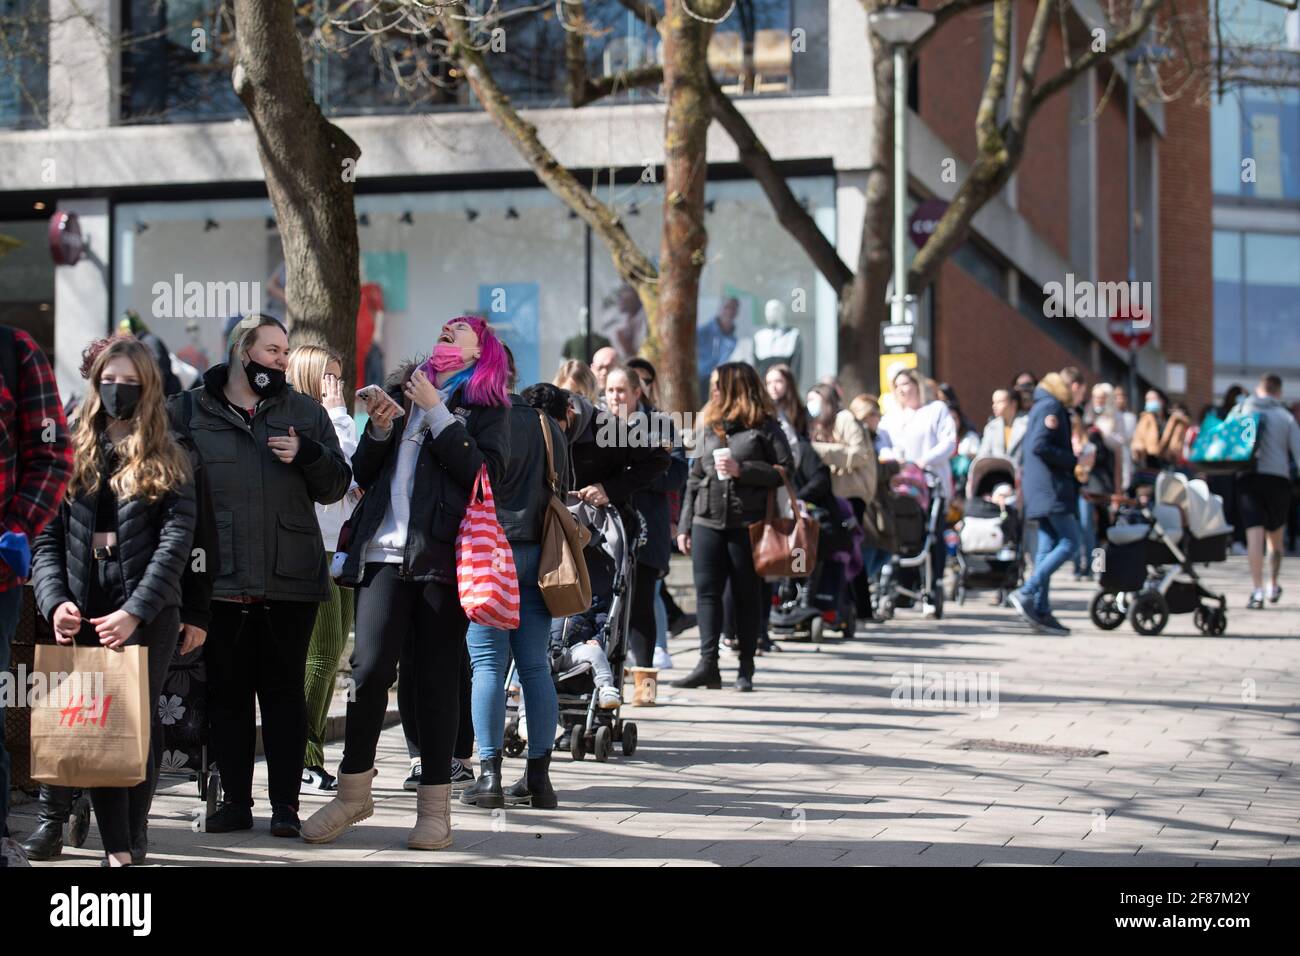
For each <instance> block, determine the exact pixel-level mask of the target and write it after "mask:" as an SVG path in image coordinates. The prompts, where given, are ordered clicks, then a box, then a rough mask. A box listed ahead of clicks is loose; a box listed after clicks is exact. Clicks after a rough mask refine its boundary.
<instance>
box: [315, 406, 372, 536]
mask: <svg viewBox="0 0 1300 956" xmlns="http://www.w3.org/2000/svg"><path fill="white" fill-rule="evenodd" d="M326 411H327V412H329V416H330V422H331V423H332V424H333V425H334V434H335V435H337V436H338V439H339V448H341V449H342V450H343V455H344V457H346V458H347V459H348V460H349V461H351V459H352V455H353V453H354V452H356V450H357V423H356V422H354V421H353V420H352V416H351V415H349V414H348V410H347V409H346V408H327V409H326ZM360 500H361V489H360V488H359V487H358V486H357V483H356V482H355V481H354V482H352V487H350V488H349V489H348V492H347V494H345V495H344V496H343V497H342V498H340V499H339V500H338V501H336V502H334V503H333V504H330V505H321V504H318V505H317V506H316V522H317V523H318V524H319V525H320V536H321V538H322V539H324V541H325V550H326V551H329V552H331V553H332V552H334V551H337V550H338V545H339V531H340V530H341V529H342V528H343V522H345V521H347V520H348V517H349V516H350V515H351V514H352V509H353V508H355V507H356V504H357V502H358V501H360Z"/></svg>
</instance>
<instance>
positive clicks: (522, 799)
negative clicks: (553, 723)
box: [504, 750, 560, 810]
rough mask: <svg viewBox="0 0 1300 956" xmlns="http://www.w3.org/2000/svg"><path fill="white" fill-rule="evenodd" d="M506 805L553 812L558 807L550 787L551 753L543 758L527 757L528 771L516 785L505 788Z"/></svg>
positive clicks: (548, 752) (557, 799)
mask: <svg viewBox="0 0 1300 956" xmlns="http://www.w3.org/2000/svg"><path fill="white" fill-rule="evenodd" d="M504 795H505V800H506V803H508V804H509V805H510V806H512V807H533V808H534V809H536V810H554V809H555V808H556V807H558V806H559V805H560V801H559V798H558V797H557V796H556V795H555V788H554V787H552V786H551V752H550V751H549V750H548V751H546V754H545V756H542V757H529V758H528V769H527V770H525V771H524V776H523V778H522V779H520V780H519V782H518V783H514V784H512V785H511V786H509V787H506V789H505V791H504Z"/></svg>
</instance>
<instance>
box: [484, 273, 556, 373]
mask: <svg viewBox="0 0 1300 956" xmlns="http://www.w3.org/2000/svg"><path fill="white" fill-rule="evenodd" d="M540 298H541V288H540V287H539V286H538V284H537V283H536V282H498V283H495V284H486V285H480V286H479V287H478V311H479V314H480V315H482V316H483V317H485V318H486V319H487V320H488V324H489V325H491V326H492V328H493V329H494V330H495V331H496V333H497V334H498V335H500V336H501V338H502V340H504V341H505V343H506V345H508V346H510V351H511V352H513V353H514V356H515V369H516V371H517V372H518V373H519V387H520V388H523V387H525V386H528V385H532V384H533V383H534V382H538V381H540V380H541V378H540V372H539V368H540V366H539V362H540V356H539V355H538V340H537V322H538V314H539V311H540V310H539V304H540Z"/></svg>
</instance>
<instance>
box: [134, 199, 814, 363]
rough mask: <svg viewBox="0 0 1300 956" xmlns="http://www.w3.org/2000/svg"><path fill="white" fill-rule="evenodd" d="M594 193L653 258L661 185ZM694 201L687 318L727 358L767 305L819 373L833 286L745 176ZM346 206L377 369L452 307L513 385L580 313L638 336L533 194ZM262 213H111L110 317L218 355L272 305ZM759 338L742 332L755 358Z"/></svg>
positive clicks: (551, 351)
mask: <svg viewBox="0 0 1300 956" xmlns="http://www.w3.org/2000/svg"><path fill="white" fill-rule="evenodd" d="M791 188H793V189H794V190H795V193H796V195H798V196H800V197H801V198H803V199H805V200H806V201H807V203H808V205H809V208H810V209H811V210H812V211H813V214H814V216H815V217H816V218H817V221H818V224H819V225H820V226H821V228H822V229H823V231H824V232H825V233H827V234H828V235H834V201H835V195H834V182H833V180H832V179H831V178H830V177H809V178H796V179H792V180H791ZM607 192H608V191H607V190H605V189H602V192H601V198H602V199H603V200H605V201H606V202H612V203H613V204H614V206H615V208H616V209H617V210H618V212H619V214H620V215H621V216H622V217H623V219H624V222H625V223H626V225H627V228H628V231H629V233H630V234H631V235H632V236H633V238H634V239H635V240H636V241H637V242H638V243H640V244H641V247H642V249H644V250H645V251H646V252H647V254H649V255H650V256H651V258H652V259H654V260H657V259H658V253H659V235H660V226H661V223H660V215H661V214H660V205H659V204H660V197H661V195H662V187H661V186H659V185H655V184H646V185H637V186H626V187H624V186H615V187H613V192H612V195H610V194H607ZM707 196H708V201H709V204H710V211H709V212H708V214H707V218H706V225H707V228H708V230H709V247H708V263H707V265H706V266H705V269H704V273H703V276H702V280H701V297H700V312H699V321H700V324H701V325H709V324H710V323H714V328H715V329H716V327H717V324H716V323H715V321H714V320H715V319H716V317H717V316H718V314H719V312H722V311H725V312H726V313H727V316H728V318H730V319H731V331H730V333H729V335H727V336H724V337H723V338H724V339H728V340H730V339H734V345H732V346H731V348H730V350H728V351H727V356H726V357H728V358H732V359H737V358H751V357H752V358H754V359H755V360H756V359H758V358H760V357H761V356H759V355H756V354H755V341H756V336H755V333H756V332H759V331H760V330H761V329H763V323H764V318H763V314H764V304H765V303H766V302H767V300H769V299H777V300H779V301H781V302H782V303H783V305H784V306H785V312H786V316H787V325H788V327H789V328H791V329H794V330H797V334H793V335H789V336H788V341H789V342H793V341H795V340H797V341H798V342H799V346H800V355H801V358H802V367H801V370H800V371H801V375H800V378H801V379H802V381H803V383H805V384H811V383H812V382H814V381H815V380H816V378H817V376H818V375H819V374H826V373H828V372H831V371H834V368H835V348H836V340H835V321H836V309H835V296H834V293H833V292H832V290H831V289H830V287H829V285H828V284H827V283H826V282H825V281H824V280H822V279H821V278H820V276H818V274H817V272H816V270H815V269H814V268H813V266H812V264H811V263H810V262H809V261H808V259H807V257H806V256H805V255H804V254H803V252H802V250H801V249H800V248H799V247H798V246H797V245H796V244H795V242H794V241H793V240H792V239H790V238H789V236H788V235H787V234H786V233H785V231H784V230H782V229H781V228H780V227H779V225H778V224H777V223H776V221H775V217H774V216H773V213H772V211H771V207H770V205H769V204H768V202H767V200H766V198H765V197H764V196H763V193H762V191H761V189H760V188H759V187H758V186H757V185H756V184H754V183H752V182H748V181H743V182H718V183H710V184H709V186H708V191H707ZM356 209H357V214H358V218H359V225H358V232H359V235H360V239H361V250H362V263H361V265H362V281H363V284H368V285H371V286H372V287H373V290H372V292H371V293H370V294H369V295H370V298H369V300H368V301H369V303H370V304H372V305H376V306H380V305H381V307H382V310H383V320H382V322H381V323H380V325H379V329H378V332H377V335H376V340H377V344H378V345H379V347H380V350H381V352H382V355H383V365H384V367H385V369H391V368H392V367H394V366H395V365H396V363H397V362H399V361H400V360H401V359H403V358H406V357H410V356H413V355H416V354H419V353H427V352H428V350H429V348H430V347H431V345H432V343H433V341H434V339H435V338H436V336H437V334H438V330H439V329H440V327H441V324H442V323H443V322H444V321H445V320H446V319H448V318H450V317H452V316H454V315H457V314H461V313H466V312H476V313H479V314H481V315H484V316H486V317H487V318H488V319H489V320H490V321H491V322H493V324H494V325H496V326H497V327H499V328H501V329H502V330H503V334H504V336H505V338H506V340H507V342H508V343H509V344H510V345H511V347H512V349H513V350H514V352H515V356H516V361H517V364H518V366H519V371H520V380H521V382H524V383H527V382H532V381H538V380H546V381H549V380H550V378H551V376H552V375H553V374H554V371H555V368H556V367H557V365H558V364H559V362H560V360H561V359H562V358H563V357H564V356H565V355H566V346H567V354H569V355H572V356H574V357H582V355H581V350H582V348H581V347H582V344H583V338H584V333H585V331H586V317H587V315H588V314H590V316H591V328H592V332H593V335H594V337H596V340H597V344H600V338H599V337H600V336H604V337H605V338H608V339H609V340H611V341H613V342H615V343H617V344H620V345H623V346H624V347H630V348H636V347H638V346H639V345H640V344H641V342H642V341H644V337H645V323H644V316H643V315H639V312H640V308H639V303H638V302H637V300H636V297H635V296H629V295H628V293H627V290H626V289H625V288H624V286H623V283H622V282H621V280H620V279H619V277H618V276H617V274H616V273H615V271H614V268H613V265H612V263H611V261H610V257H609V255H608V253H607V252H606V250H605V248H604V247H603V245H602V244H601V243H600V242H599V240H598V239H597V238H595V237H594V236H593V237H592V238H591V242H590V248H591V255H590V258H588V257H587V255H586V251H585V250H586V247H587V236H586V226H585V224H584V223H583V222H582V221H581V220H580V219H577V218H576V217H573V216H571V215H570V213H569V210H568V208H567V207H565V206H564V205H563V204H562V203H560V201H559V200H558V199H556V198H555V197H554V196H552V195H551V193H550V192H548V191H547V190H545V189H538V188H532V189H495V190H479V191H457V192H436V193H392V194H384V195H366V196H359V197H358V198H357V201H356ZM271 214H272V211H271V206H270V203H269V202H268V201H266V200H220V201H212V202H182V203H132V204H120V205H118V206H116V207H115V209H114V219H113V221H114V226H113V228H114V232H115V236H114V284H113V313H114V315H115V316H120V315H122V314H123V312H125V311H126V310H128V309H134V310H136V311H137V312H139V314H140V315H141V316H142V317H143V318H144V320H145V321H146V322H147V323H148V324H149V325H150V326H151V327H152V328H153V329H154V331H156V332H158V333H159V334H160V335H161V336H162V337H163V339H164V341H166V342H167V343H168V345H169V346H170V347H171V349H172V350H173V351H176V352H178V353H182V357H184V358H186V360H187V361H191V364H196V365H204V364H206V363H209V362H217V361H221V360H222V357H223V351H224V347H223V341H224V339H223V336H224V332H225V328H226V325H227V321H228V319H229V318H230V317H231V316H234V315H237V314H238V313H239V312H241V311H251V310H252V309H253V308H259V307H260V308H262V309H264V310H266V311H271V312H277V313H280V314H282V312H283V305H282V301H281V299H279V298H277V294H278V288H279V286H278V283H279V282H280V281H282V278H281V277H282V275H283V273H282V271H281V266H282V253H281V249H280V242H279V237H278V234H277V233H276V232H275V230H274V228H273V226H274V223H273V221H271V220H270V216H271ZM589 276H590V283H588V279H589ZM588 287H590V290H591V301H590V303H589V302H588V299H587V289H588ZM732 300H734V301H732ZM588 308H589V309H590V312H589V313H588ZM733 316H734V318H733ZM723 324H724V325H726V324H728V319H724V320H723ZM768 338H769V337H766V336H764V335H763V334H760V335H758V336H757V341H758V342H759V343H760V345H759V347H758V351H759V352H763V346H762V344H761V343H762V342H764V341H766V340H767V339H768Z"/></svg>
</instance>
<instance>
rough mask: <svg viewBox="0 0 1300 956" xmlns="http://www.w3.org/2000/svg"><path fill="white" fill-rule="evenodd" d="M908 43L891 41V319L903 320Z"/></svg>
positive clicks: (905, 287)
mask: <svg viewBox="0 0 1300 956" xmlns="http://www.w3.org/2000/svg"><path fill="white" fill-rule="evenodd" d="M906 215H907V47H905V46H903V45H902V44H901V43H898V44H895V45H894V302H893V309H892V310H891V312H892V314H891V316H890V321H891V322H894V323H895V324H897V323H901V322H903V321H905V315H906V313H905V309H906V303H907V257H906V255H905V246H904V242H903V240H904V236H905V233H906V229H905V226H904V218H905V217H906Z"/></svg>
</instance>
